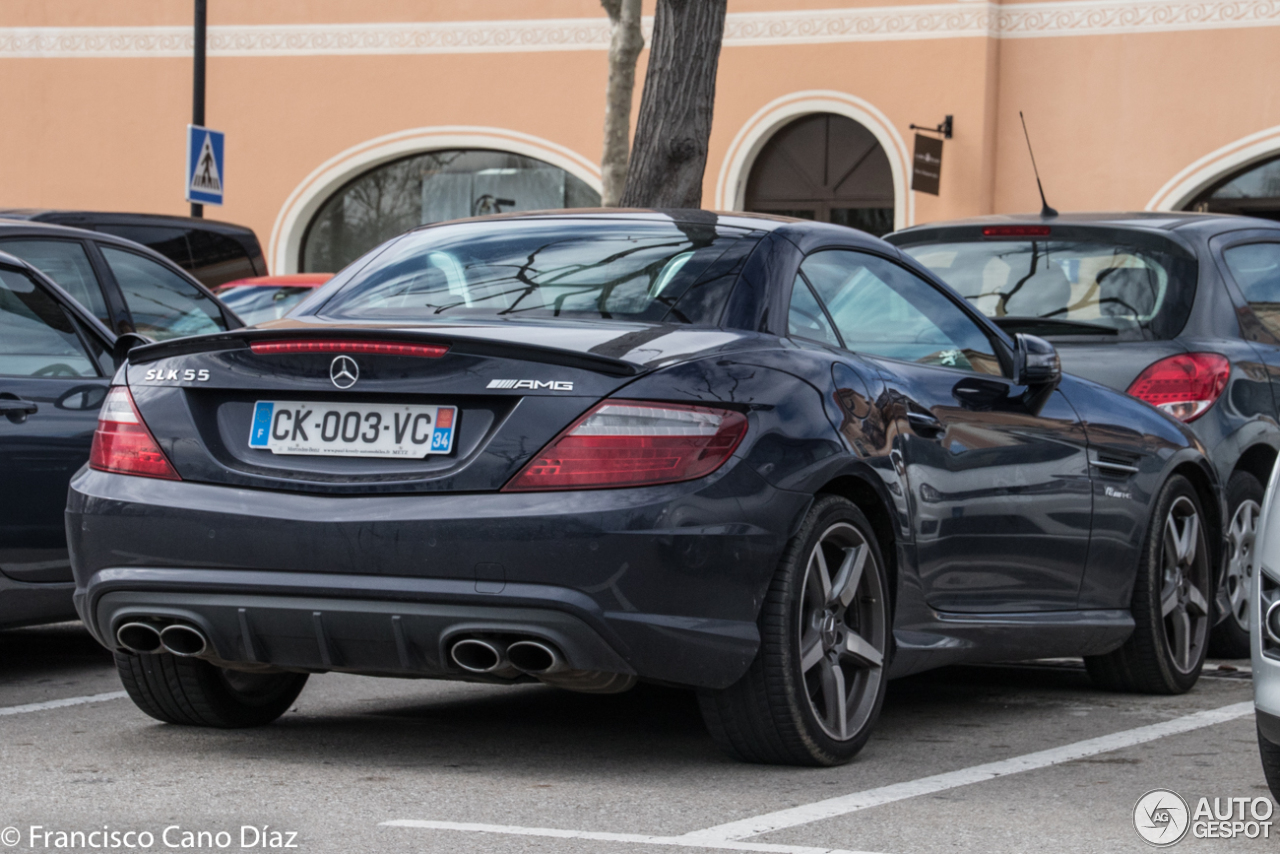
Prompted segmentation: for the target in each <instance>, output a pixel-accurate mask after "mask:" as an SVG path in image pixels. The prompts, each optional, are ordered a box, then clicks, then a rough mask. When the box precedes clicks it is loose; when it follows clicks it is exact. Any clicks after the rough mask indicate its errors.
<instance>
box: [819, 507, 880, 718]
mask: <svg viewBox="0 0 1280 854" xmlns="http://www.w3.org/2000/svg"><path fill="white" fill-rule="evenodd" d="M870 551H871V548H870V546H868V545H867V542H866V540H864V539H863V537H862V535H861V534H860V533H859V532H858V530H857V529H856V528H854V527H853V526H852V525H850V524H849V523H847V522H838V523H836V524H835V525H832V526H831V527H830V528H828V529H827V530H826V531H825V532H824V533H823V534H822V538H821V539H820V540H819V541H818V542H817V543H816V544H815V545H814V547H813V551H812V552H811V553H810V555H809V563H808V568H807V570H806V572H805V578H804V589H803V591H802V592H801V594H800V602H801V605H800V609H801V610H800V622H799V626H798V629H799V632H800V671H801V673H802V674H803V678H804V681H805V688H806V694H807V695H808V698H809V703H810V708H811V709H812V710H813V712H814V714H815V715H816V716H817V718H818V722H819V724H820V725H821V726H822V728H823V729H824V730H825V731H826V733H827V734H828V735H830V736H831V737H832V738H836V739H847V738H848V737H849V733H851V732H857V731H858V730H859V729H861V728H862V726H863V725H864V724H865V723H866V721H867V719H868V717H870V715H871V714H872V711H873V708H874V705H875V699H876V697H877V696H878V693H879V688H880V682H881V680H882V679H883V678H884V675H883V674H884V651H885V631H886V626H885V620H884V614H883V609H882V608H880V607H878V605H879V603H880V601H881V600H882V599H883V597H884V591H883V590H881V589H880V578H879V573H865V572H864V570H865V569H866V565H867V560H868V556H869V555H870ZM833 566H834V567H836V569H835V571H834V572H833V571H832V567H833Z"/></svg>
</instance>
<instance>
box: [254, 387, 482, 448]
mask: <svg viewBox="0 0 1280 854" xmlns="http://www.w3.org/2000/svg"><path fill="white" fill-rule="evenodd" d="M457 420H458V407H456V406H418V405H413V406H409V405H403V404H381V403H314V402H312V403H308V402H305V401H297V400H259V401H258V402H257V403H255V404H254V405H253V427H252V428H251V429H250V431H249V447H250V448H264V449H266V450H269V451H271V453H273V454H303V455H308V456H323V457H425V456H427V455H428V454H447V453H449V452H450V451H452V450H453V430H454V425H455V424H456V423H457Z"/></svg>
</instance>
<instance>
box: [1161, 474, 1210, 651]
mask: <svg viewBox="0 0 1280 854" xmlns="http://www.w3.org/2000/svg"><path fill="white" fill-rule="evenodd" d="M1207 552H1208V549H1207V548H1206V545H1205V538H1204V532H1203V530H1202V529H1201V524H1200V515H1199V514H1198V513H1197V512H1196V507H1195V505H1194V504H1193V503H1192V502H1191V500H1190V499H1188V498H1187V497H1186V496H1179V497H1178V498H1177V500H1175V501H1174V502H1173V505H1172V506H1171V507H1170V508H1169V514H1168V516H1166V517H1165V523H1164V545H1163V549H1162V558H1161V559H1162V567H1161V568H1162V572H1161V585H1160V615H1161V618H1162V620H1163V621H1164V637H1165V646H1166V651H1167V652H1168V654H1169V660H1170V662H1171V663H1172V664H1173V666H1174V667H1175V668H1177V669H1178V671H1180V672H1182V673H1190V672H1191V671H1192V670H1194V669H1195V667H1196V665H1197V664H1198V663H1199V661H1200V658H1201V654H1202V652H1203V650H1204V645H1205V641H1206V639H1207V637H1208V634H1209V602H1208V599H1207V598H1206V592H1207V591H1208V588H1209V558H1208V554H1207Z"/></svg>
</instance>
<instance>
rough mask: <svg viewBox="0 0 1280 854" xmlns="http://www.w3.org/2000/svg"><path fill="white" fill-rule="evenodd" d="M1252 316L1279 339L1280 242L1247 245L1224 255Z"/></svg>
mask: <svg viewBox="0 0 1280 854" xmlns="http://www.w3.org/2000/svg"><path fill="white" fill-rule="evenodd" d="M1222 257H1223V259H1224V260H1226V262H1227V267H1228V269H1230V270H1231V275H1232V277H1234V278H1235V280H1236V284H1238V285H1239V286H1240V290H1241V291H1243V292H1244V298H1245V299H1246V300H1248V301H1249V306H1250V307H1251V308H1252V309H1253V313H1254V314H1256V315H1257V316H1258V320H1260V321H1262V324H1263V325H1264V326H1266V327H1267V330H1268V331H1270V332H1271V334H1272V335H1275V336H1276V337H1277V338H1280V243H1247V244H1245V245H1244V246H1233V247H1231V248H1230V249H1228V250H1226V251H1225V252H1223V253H1222Z"/></svg>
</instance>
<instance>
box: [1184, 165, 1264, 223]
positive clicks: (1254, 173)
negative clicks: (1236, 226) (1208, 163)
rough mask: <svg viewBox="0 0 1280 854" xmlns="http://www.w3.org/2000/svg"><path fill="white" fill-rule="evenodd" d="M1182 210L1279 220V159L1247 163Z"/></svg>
mask: <svg viewBox="0 0 1280 854" xmlns="http://www.w3.org/2000/svg"><path fill="white" fill-rule="evenodd" d="M1186 209H1187V210H1189V211H1198V212H1201V213H1232V214H1244V215H1245V216H1256V217H1262V218H1263V219H1274V220H1280V157H1276V158H1272V159H1270V160H1265V161H1263V162H1262V163H1253V164H1250V165H1249V166H1246V167H1244V168H1243V169H1238V170H1236V171H1235V172H1232V173H1230V174H1228V175H1227V176H1226V177H1224V178H1221V179H1219V180H1218V181H1215V182H1214V183H1212V184H1210V185H1209V186H1208V187H1206V188H1205V189H1204V190H1203V191H1202V192H1201V193H1200V194H1199V195H1197V196H1196V197H1195V198H1193V199H1192V200H1191V201H1190V203H1188V204H1187V207H1186Z"/></svg>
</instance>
